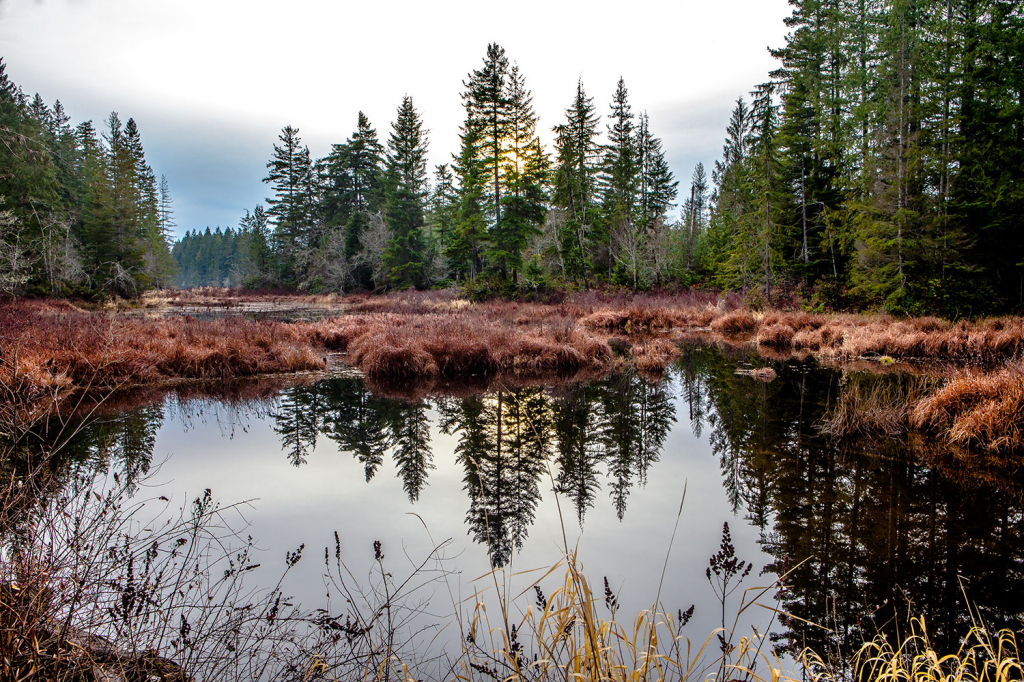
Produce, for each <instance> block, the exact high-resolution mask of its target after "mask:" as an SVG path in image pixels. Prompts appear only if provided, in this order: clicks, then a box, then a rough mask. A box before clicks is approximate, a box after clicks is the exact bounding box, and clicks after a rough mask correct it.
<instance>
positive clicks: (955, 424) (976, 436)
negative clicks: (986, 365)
mask: <svg viewBox="0 0 1024 682" xmlns="http://www.w3.org/2000/svg"><path fill="white" fill-rule="evenodd" d="M911 424H912V425H913V426H914V427H915V428H918V429H921V430H923V431H926V432H928V433H931V434H932V435H935V436H939V437H941V438H943V439H945V440H947V441H949V442H950V443H953V444H956V445H961V446H965V447H975V448H979V449H982V450H987V451H990V452H996V453H1000V452H1012V451H1016V450H1020V449H1022V448H1024V430H1022V429H1024V364H1022V363H1020V362H1017V363H1013V364H1011V365H1009V366H1007V367H1004V368H1003V369H1002V370H999V371H997V372H993V373H989V374H972V373H961V374H958V375H956V376H954V377H953V378H952V379H951V380H950V381H949V382H947V383H946V385H945V386H943V387H942V388H940V389H939V390H938V391H936V392H935V393H934V394H933V395H931V396H929V397H928V398H925V399H924V400H921V401H920V402H918V403H917V405H916V406H915V407H914V410H913V413H912V415H911Z"/></svg>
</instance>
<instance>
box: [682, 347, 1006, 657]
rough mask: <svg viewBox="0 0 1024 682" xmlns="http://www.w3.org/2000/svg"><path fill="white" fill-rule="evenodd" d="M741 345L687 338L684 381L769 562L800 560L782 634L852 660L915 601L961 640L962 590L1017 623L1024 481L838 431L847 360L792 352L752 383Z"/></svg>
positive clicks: (910, 444)
mask: <svg viewBox="0 0 1024 682" xmlns="http://www.w3.org/2000/svg"><path fill="white" fill-rule="evenodd" d="M744 359H745V358H742V357H741V358H739V359H736V358H733V359H729V358H727V357H725V356H724V355H723V354H722V353H721V352H719V351H715V350H710V349H697V350H694V351H692V352H690V353H689V354H688V357H686V358H684V363H683V364H684V367H686V368H687V370H684V378H683V394H684V396H685V397H687V398H688V397H690V396H705V397H706V398H705V399H706V405H705V407H706V408H707V414H708V417H707V423H708V425H710V427H711V430H712V433H711V434H710V441H711V444H712V447H713V449H714V452H715V454H716V456H717V457H718V458H719V462H720V464H721V469H722V476H723V485H724V487H725V489H726V491H727V493H728V496H729V499H730V501H731V502H732V503H733V504H734V505H735V509H736V512H737V513H743V514H745V516H746V518H747V520H748V521H749V522H750V523H751V524H753V525H755V526H757V527H759V528H760V529H761V531H762V532H761V544H762V547H763V548H764V550H765V551H766V552H767V553H768V554H769V555H770V556H771V557H772V561H771V562H770V563H769V564H768V566H767V567H766V570H767V571H768V572H771V573H775V574H776V575H781V574H784V573H786V572H788V571H792V572H791V573H790V575H789V576H788V578H787V580H786V581H785V585H784V588H783V589H782V590H780V592H779V598H780V600H781V608H782V609H783V610H784V611H786V612H788V613H791V614H793V615H794V616H796V617H797V618H783V625H784V626H786V630H785V631H784V632H778V633H775V635H774V638H775V639H776V640H777V641H779V642H780V643H781V644H782V646H783V648H786V649H788V650H789V651H790V652H792V653H795V652H797V651H800V650H802V649H803V648H804V647H806V646H809V647H811V648H813V649H814V650H815V651H818V652H822V653H823V654H828V655H830V656H831V658H832V662H833V663H835V664H836V665H838V666H842V665H844V664H846V663H848V661H849V656H850V655H851V654H853V653H854V652H855V651H856V650H857V648H858V647H859V645H860V643H861V642H862V641H863V638H865V637H867V638H870V637H872V636H874V635H875V634H876V632H878V631H880V630H881V631H884V632H889V633H890V634H895V630H893V628H895V624H896V623H901V622H905V619H906V616H907V614H908V613H909V614H910V615H925V616H926V617H927V619H928V621H929V634H930V635H931V636H932V639H933V641H934V643H935V644H936V645H937V646H938V647H939V648H950V647H952V648H954V649H955V648H956V646H957V645H958V644H959V638H960V636H962V635H963V634H964V633H965V632H966V631H967V629H968V628H969V627H970V622H969V618H970V614H969V611H968V606H967V604H966V603H965V599H964V595H963V593H964V592H966V595H967V598H968V599H969V600H971V602H972V603H973V604H974V605H976V606H977V608H978V609H979V611H980V612H981V614H982V615H983V617H984V618H985V620H986V621H987V625H988V626H990V627H1002V626H1007V625H1009V626H1018V625H1019V620H1018V614H1019V613H1021V611H1022V610H1024V540H1022V538H1024V508H1022V507H1024V504H1022V501H1021V499H1020V496H1019V495H1018V494H1013V493H1010V492H1004V491H1003V490H1000V489H995V488H991V487H986V485H985V484H981V483H975V484H973V485H968V486H967V487H965V486H964V485H963V484H962V483H960V482H958V481H956V480H954V479H953V478H951V477H950V476H949V475H947V474H946V473H944V472H943V471H942V470H940V469H938V468H936V467H935V466H933V465H930V464H929V463H928V461H930V460H926V459H922V456H923V455H927V454H928V450H927V449H926V448H928V447H930V446H928V444H927V443H924V442H922V441H919V440H917V439H910V440H908V441H907V442H901V441H899V440H893V439H884V440H877V441H864V440H861V441H855V442H846V443H836V442H833V441H831V440H828V439H826V438H824V437H823V436H822V435H821V434H820V433H819V432H818V430H817V427H816V424H817V423H819V422H820V420H821V418H822V416H823V414H824V413H825V410H826V408H827V406H828V405H830V404H832V403H834V402H835V400H836V399H837V397H838V396H837V391H838V390H840V387H841V382H839V381H837V377H838V374H837V373H835V372H831V371H827V370H823V369H820V368H813V367H811V366H808V365H805V364H801V363H790V364H787V365H776V366H775V367H776V370H777V371H778V375H779V376H778V379H777V380H776V381H774V382H772V383H771V384H767V385H765V384H753V383H752V382H751V380H750V379H747V378H745V377H737V376H735V374H734V371H735V367H736V366H737V362H742V360H744ZM879 380H886V379H884V378H882V379H879ZM891 380H893V381H897V380H899V377H894V378H892V379H891ZM960 576H970V580H969V581H967V580H965V581H963V582H962V581H961V578H960ZM801 619H802V620H801ZM805 621H809V622H811V623H819V624H821V625H824V626H826V628H822V627H817V626H814V625H809V624H808V623H807V622H805Z"/></svg>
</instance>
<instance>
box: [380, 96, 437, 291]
mask: <svg viewBox="0 0 1024 682" xmlns="http://www.w3.org/2000/svg"><path fill="white" fill-rule="evenodd" d="M427 133H428V131H427V130H426V129H424V127H423V121H422V120H421V119H420V115H419V112H417V111H416V108H415V106H413V102H412V97H410V96H408V95H406V96H405V97H403V98H402V103H401V105H399V107H398V113H397V116H396V118H395V121H394V122H393V123H392V124H391V135H390V136H389V137H388V148H387V170H386V175H385V184H384V186H385V215H386V218H387V223H388V227H389V228H390V230H391V239H390V241H389V243H388V246H387V250H386V252H385V256H384V263H385V266H386V267H387V268H388V273H389V274H388V276H389V279H390V281H391V282H392V283H393V284H395V285H396V286H398V287H408V286H422V285H423V284H424V281H423V270H424V239H423V226H424V204H425V201H426V196H427V161H426V156H427Z"/></svg>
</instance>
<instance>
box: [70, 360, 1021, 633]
mask: <svg viewBox="0 0 1024 682" xmlns="http://www.w3.org/2000/svg"><path fill="white" fill-rule="evenodd" d="M763 364H765V362H764V360H763V359H761V358H759V356H757V355H756V354H754V353H753V352H745V351H742V350H733V351H724V350H722V349H719V348H716V347H709V346H704V347H702V346H693V347H688V348H687V349H686V352H685V354H684V356H683V357H682V359H681V360H680V361H679V362H678V363H676V364H675V365H674V366H673V367H672V369H671V370H670V372H669V373H668V375H667V376H666V377H665V378H664V379H662V380H654V379H651V378H645V377H641V376H639V375H637V374H622V375H617V376H612V377H608V378H604V379H601V380H597V381H589V382H584V381H575V382H573V381H569V382H561V383H556V384H553V385H549V386H546V387H538V386H533V387H531V386H513V385H509V386H503V385H491V386H490V387H489V388H488V389H487V391H486V392H484V393H479V394H477V393H473V392H471V391H467V392H466V394H459V392H457V391H451V392H449V395H445V396H432V397H427V398H412V399H401V398H396V397H388V396H383V395H380V394H379V393H375V392H374V391H373V390H371V389H370V388H368V387H367V386H366V385H365V384H364V382H363V381H362V380H361V379H360V378H358V377H352V376H347V377H345V376H342V377H333V378H328V379H323V380H320V381H315V382H312V383H304V382H303V381H300V382H298V385H291V386H287V385H286V386H281V385H273V384H264V385H262V387H256V385H237V386H234V387H233V388H232V390H231V391H229V392H228V393H227V394H226V395H224V396H223V398H224V399H223V400H219V399H211V398H209V397H202V396H196V395H192V396H191V397H190V396H189V395H188V394H187V393H186V394H185V395H182V396H179V397H177V398H173V397H172V398H164V397H162V396H156V395H151V396H149V397H148V398H146V397H144V396H143V395H141V394H140V395H139V396H137V400H138V402H139V403H141V404H142V405H141V406H136V407H132V406H130V403H131V400H126V401H125V402H122V403H119V404H117V405H113V406H110V407H111V408H112V409H110V410H108V411H106V412H105V413H104V414H102V415H100V416H94V418H92V419H91V420H89V421H87V422H86V423H85V424H83V425H82V426H81V427H80V428H78V429H73V431H74V435H73V436H72V437H71V438H70V440H69V441H68V443H67V445H66V446H65V448H64V456H65V458H67V460H68V461H72V462H77V463H80V464H85V463H87V464H89V465H92V466H96V467H97V468H105V467H108V466H110V465H111V463H115V462H116V463H119V464H121V465H123V468H124V469H125V470H126V471H129V472H132V473H135V474H143V473H145V472H146V471H148V470H149V469H150V467H151V466H153V463H154V462H159V461H160V460H162V459H163V458H164V457H167V456H168V452H167V451H163V450H162V449H161V448H162V447H168V448H169V447H170V445H167V444H168V443H171V444H176V447H177V448H178V450H177V451H176V452H174V453H173V454H170V459H169V460H168V462H167V465H173V464H174V463H175V461H176V458H177V459H182V460H183V461H185V460H186V457H185V456H184V453H183V452H182V451H181V449H182V448H183V447H187V446H185V445H182V444H184V443H188V439H187V438H188V437H196V436H199V435H203V437H204V438H208V439H209V438H214V439H215V438H216V437H215V436H210V435H209V430H208V429H207V430H204V429H203V428H201V425H202V424H204V423H208V422H209V423H213V422H215V423H216V425H217V430H218V431H219V432H220V434H221V435H220V438H222V439H224V442H225V443H226V442H228V441H232V442H236V443H242V442H246V443H249V442H250V441H253V440H255V441H258V447H259V448H260V449H261V451H266V454H267V457H268V458H269V460H268V461H270V462H274V461H276V462H277V464H276V465H274V464H272V463H271V464H270V465H267V466H271V467H274V466H276V467H278V469H277V470H278V471H279V472H280V475H276V474H269V475H268V474H262V475H264V476H266V477H267V479H268V480H267V481H266V485H268V486H287V485H288V480H291V479H289V477H292V478H294V477H295V476H298V477H300V478H294V480H296V481H300V480H304V479H301V476H302V473H301V472H303V471H312V470H314V469H315V467H317V466H319V465H321V464H322V463H323V462H322V460H323V458H325V457H333V456H334V454H333V453H337V454H338V455H340V456H343V457H345V458H348V460H349V463H348V464H345V466H346V467H347V468H346V469H344V471H346V472H349V473H348V474H345V476H347V477H350V476H352V475H353V474H355V475H356V476H357V477H358V478H359V479H360V480H361V482H359V485H362V486H367V488H366V490H375V491H378V490H381V489H380V488H373V487H372V486H382V485H384V484H383V483H382V482H381V481H383V480H385V479H387V480H390V479H392V478H393V479H394V480H395V481H396V482H397V483H398V484H400V492H398V488H397V487H396V488H395V490H394V492H393V493H386V492H378V493H374V496H375V497H376V499H373V498H374V496H371V498H370V499H371V501H370V502H367V503H364V507H365V506H366V505H375V504H376V505H380V507H381V509H383V508H385V507H397V506H401V505H407V507H408V509H410V510H413V511H416V512H418V513H423V514H426V513H427V512H426V511H424V510H425V509H426V510H429V509H431V508H433V507H432V506H431V505H435V502H433V501H432V500H433V499H434V498H433V497H430V496H428V494H427V493H428V492H429V493H431V495H435V496H437V495H442V496H443V497H444V498H445V503H446V504H451V503H453V502H454V503H457V506H458V508H459V509H461V510H462V511H461V512H460V513H461V514H462V518H461V519H459V520H458V521H459V523H460V524H461V525H462V528H463V534H465V535H466V536H467V537H468V538H469V540H470V541H471V543H473V544H474V545H475V546H476V547H478V548H479V553H480V556H481V557H483V558H485V559H486V561H485V565H486V564H487V563H489V564H490V566H496V567H499V566H505V565H507V564H509V562H513V561H516V560H517V557H519V556H521V555H523V554H530V552H535V551H537V545H538V544H541V542H542V541H541V540H540V539H538V538H540V537H543V536H544V533H545V532H546V530H547V529H548V527H549V526H551V525H552V524H553V523H556V522H557V519H553V518H552V516H551V515H552V513H553V512H552V504H551V499H552V490H554V491H556V492H557V493H558V497H559V499H560V501H561V502H560V510H559V511H560V513H561V514H562V515H563V516H564V517H568V518H569V520H570V521H573V522H575V524H578V528H581V529H586V530H585V531H583V536H584V537H587V535H588V534H590V535H594V534H597V535H600V534H601V533H603V532H605V530H606V529H607V530H608V532H609V533H610V535H609V536H608V537H610V538H612V539H613V540H614V538H615V535H614V534H615V532H618V531H616V528H623V529H625V528H633V527H647V526H651V527H655V528H657V529H665V528H671V525H672V521H673V519H672V518H667V517H666V512H665V507H666V505H665V504H660V503H659V504H657V505H655V504H653V502H652V500H651V498H650V496H649V495H646V494H645V491H648V490H649V489H650V488H652V487H656V485H655V484H663V483H665V481H664V480H661V479H662V477H663V476H666V475H667V474H663V472H673V473H672V476H673V477H674V476H676V475H677V473H676V472H678V471H683V472H684V473H685V474H686V477H687V478H686V484H687V485H688V486H690V490H691V491H697V487H701V488H704V489H705V490H706V492H707V494H709V495H713V496H715V497H716V499H718V498H720V499H721V502H722V504H721V510H719V508H718V507H707V508H700V509H693V510H692V512H691V510H690V509H687V512H688V513H693V514H695V515H696V516H698V517H700V516H702V515H706V516H707V518H705V519H701V520H700V522H701V523H703V524H704V526H705V529H704V531H702V532H703V533H704V536H706V537H710V538H711V539H712V540H714V539H716V538H717V537H718V536H719V533H720V528H721V526H722V524H723V523H725V522H728V523H730V524H731V525H732V526H733V532H734V535H737V536H742V537H744V538H746V540H742V541H739V540H738V541H737V543H736V544H737V553H738V554H741V555H743V554H745V555H746V556H744V558H748V559H750V560H752V561H753V562H754V563H755V564H756V567H757V569H758V570H760V571H761V573H762V575H761V576H756V577H757V578H758V579H759V581H760V582H759V583H758V584H764V583H766V582H771V580H772V579H774V578H775V577H778V576H781V575H786V576H787V577H786V578H785V580H784V582H783V587H782V589H780V590H778V591H777V597H778V600H779V604H780V608H781V609H782V610H783V611H786V612H788V613H789V614H792V615H793V616H795V617H796V618H789V617H786V616H783V617H782V618H781V622H780V621H776V622H774V623H773V626H774V627H773V639H774V640H775V641H776V645H777V646H779V647H780V648H782V649H783V650H785V651H789V652H791V653H793V652H796V651H799V650H802V649H803V648H804V647H811V648H813V649H814V650H816V651H819V652H831V651H840V652H853V651H855V650H856V649H857V647H858V645H859V644H860V642H861V641H863V639H864V638H870V637H871V636H873V635H874V634H875V633H876V632H878V631H886V632H895V629H896V627H897V625H899V626H901V627H902V626H904V625H905V623H906V619H907V616H916V615H925V616H926V617H927V619H928V622H929V626H930V634H931V636H932V639H933V641H934V642H935V643H936V644H937V645H938V646H939V647H946V648H949V647H954V648H955V645H956V644H957V642H958V641H959V637H960V636H962V635H963V634H964V633H966V631H967V630H968V628H969V627H970V625H971V621H970V617H971V616H970V612H969V610H968V607H967V601H968V600H969V601H970V603H971V604H972V605H975V606H976V607H977V609H978V611H979V612H980V614H981V615H982V616H983V617H984V618H985V619H986V621H987V622H988V624H989V625H990V626H992V627H1004V626H1009V627H1019V625H1020V614H1021V612H1022V611H1024V573H1022V569H1024V541H1022V538H1024V535H1022V532H1021V531H1022V530H1024V529H1022V524H1024V513H1022V512H1024V496H1022V494H1021V491H1022V490H1024V488H1022V486H1021V476H1019V475H1018V474H1017V473H1016V471H1014V470H1013V468H1012V466H1011V467H1010V468H1007V467H1005V466H1002V468H998V469H995V470H993V469H992V468H991V467H987V468H986V467H979V470H978V471H970V467H971V466H975V467H977V463H976V462H974V463H972V464H971V465H970V466H968V465H965V464H964V462H965V459H964V457H963V454H962V453H951V452H948V451H944V450H942V449H940V448H937V447H935V446H934V445H933V444H929V443H926V442H924V441H922V440H921V439H918V438H905V439H899V438H895V439H894V438H886V439H876V440H854V441H840V442H835V441H833V440H830V439H828V438H826V437H824V436H822V435H821V434H820V432H819V427H820V424H821V422H822V419H823V418H824V416H825V415H826V413H827V411H828V409H829V408H830V407H831V406H833V405H834V404H835V403H836V401H837V400H838V398H839V396H840V394H841V392H842V391H843V390H845V388H846V387H848V386H849V385H851V383H853V382H858V381H861V382H863V381H899V380H900V377H899V375H898V374H893V375H888V376H877V377H876V376H869V375H863V374H859V373H850V372H845V373H844V372H840V371H836V370H832V369H826V368H822V367H819V366H817V365H816V364H815V363H814V362H813V361H812V360H807V361H781V360H780V361H771V362H769V363H768V364H770V365H771V366H772V367H773V368H774V369H775V371H776V372H777V374H778V378H777V379H776V380H774V381H772V382H770V383H763V382H757V381H754V380H752V379H751V378H749V377H745V376H738V375H736V373H735V372H736V370H737V369H738V368H745V367H752V366H762V365H763ZM263 427H266V428H263ZM260 429H262V431H260ZM249 430H252V431H253V432H254V433H255V432H257V431H259V432H260V433H264V434H267V435H269V434H273V438H264V437H263V436H260V437H259V438H256V439H250V441H245V439H244V438H243V437H242V434H243V433H246V432H248V431H249ZM65 433H67V431H65ZM171 434H179V436H181V438H180V439H178V440H174V439H171ZM182 434H184V435H182ZM190 434H191V436H190ZM176 438H177V437H176ZM161 439H163V441H161ZM169 439H170V440H169ZM161 442H163V443H164V445H163V446H162V445H161ZM681 443H682V445H680V444H681ZM212 447H213V448H214V449H216V448H217V447H219V446H217V445H216V444H213V446H212ZM246 447H252V445H247V446H246ZM680 448H686V452H685V458H684V459H683V460H680V459H679V458H680V457H683V454H681V453H682V450H680ZM206 456H209V455H206ZM689 458H694V459H692V460H691V459H689ZM698 460H699V461H701V462H704V463H706V464H705V465H706V467H707V470H708V471H709V472H711V474H712V475H710V476H705V477H702V476H703V475H702V474H700V473H699V472H700V471H702V470H701V469H700V468H699V467H697V466H695V465H694V464H691V462H697V461H698ZM239 461H244V460H239ZM193 468H195V467H193ZM171 469H173V466H171ZM268 471H269V469H268ZM291 471H297V472H299V473H296V474H294V476H293V475H292V474H289V473H288V472H291ZM549 472H550V473H549ZM182 477H184V474H182ZM201 478H202V477H201V475H198V477H197V479H196V480H201ZM652 481H653V483H652ZM173 485H174V484H172V486H173ZM345 485H346V486H354V485H355V484H354V483H353V482H352V481H350V480H348V479H346V483H345ZM432 486H433V487H432ZM670 489H672V490H680V491H681V489H682V481H673V485H672V486H670ZM345 490H346V491H350V488H349V487H346V488H345ZM351 490H355V488H354V487H353V488H351ZM353 494H356V493H352V492H346V493H345V495H346V496H351V495H353ZM697 499H700V498H699V497H698V498H697ZM677 504H678V502H677V501H672V500H670V501H669V502H668V504H667V507H669V508H673V507H674V506H676V505H677ZM296 506H301V505H296ZM257 507H258V505H257ZM446 508H447V507H446ZM439 513H440V512H439ZM316 514H317V517H324V516H329V514H328V513H324V512H317V513H316ZM449 516H450V514H449ZM373 517H374V513H373V512H372V510H371V511H370V512H369V513H367V514H366V518H367V519H371V521H369V522H370V523H372V519H373ZM337 520H338V519H337V518H331V519H326V520H323V519H321V520H320V521H318V520H316V519H315V518H314V519H311V520H310V521H309V524H312V525H316V524H317V523H325V524H326V523H331V522H336V521H337ZM563 523H564V521H563ZM616 524H619V525H618V526H616ZM630 524H638V525H635V526H630ZM326 527H327V526H324V528H326ZM574 527H576V526H574ZM739 527H742V532H739V530H740V528H739ZM287 532H288V533H290V534H294V531H293V530H289V531H287ZM622 532H627V531H622ZM628 532H633V531H628ZM695 532H696V531H695ZM665 535H666V534H664V533H663V534H662V535H661V536H659V537H664V536H665ZM692 544H693V545H694V546H696V545H700V546H701V547H703V549H701V550H700V551H697V550H693V551H696V552H697V553H698V554H700V556H699V557H697V559H699V560H701V561H703V562H704V565H706V561H707V559H706V557H707V556H708V555H709V554H710V552H709V551H708V549H707V543H706V542H704V543H703V545H701V543H700V542H697V541H696V540H694V541H692ZM711 548H712V551H713V549H714V544H713V543H712V544H711ZM656 549H657V551H656V552H653V553H652V556H653V555H655V554H659V553H660V554H661V555H663V554H664V546H662V547H658V548H656ZM677 551H680V552H683V553H685V552H687V551H690V550H689V549H688V547H687V541H686V540H685V539H684V541H683V543H682V549H679V550H677ZM648 563H649V562H648ZM690 563H699V561H697V562H690ZM630 565H632V564H629V563H626V562H624V561H622V562H618V563H616V562H615V561H612V560H609V563H608V564H607V566H608V567H610V568H609V570H611V571H616V570H619V571H622V572H623V573H626V572H628V571H629V570H630V569H629V566H630ZM602 567H604V565H603V564H602ZM690 572H691V573H693V575H685V576H673V579H675V580H677V581H681V582H682V583H683V584H684V589H681V590H680V591H679V594H673V597H674V599H675V601H677V602H679V603H678V606H679V607H681V608H685V607H686V606H687V605H688V604H687V603H683V602H685V601H687V598H688V597H689V595H691V594H697V595H698V596H696V597H694V600H693V601H695V603H696V606H697V611H698V613H700V612H702V611H703V612H713V611H714V610H715V609H716V608H717V606H716V604H715V603H713V601H711V600H709V599H707V598H706V597H705V598H702V597H700V596H699V595H700V594H701V591H700V589H698V588H701V587H702V588H706V582H705V579H704V576H703V575H702V571H700V570H698V571H693V570H692V568H691V569H690ZM620 577H621V578H623V579H626V578H628V575H623V576H620ZM750 584H754V583H750ZM704 592H705V593H706V592H707V590H706V589H705V590H704ZM965 594H966V599H965ZM669 606H670V608H673V609H674V608H675V607H676V606H677V604H675V603H672V604H669ZM804 621H809V622H810V623H817V624H821V625H824V626H825V628H822V627H817V626H814V625H809V624H807V623H805V622H804ZM702 635H703V633H701V636H698V637H696V639H698V640H700V639H702V638H703V636H702Z"/></svg>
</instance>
